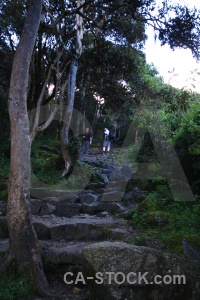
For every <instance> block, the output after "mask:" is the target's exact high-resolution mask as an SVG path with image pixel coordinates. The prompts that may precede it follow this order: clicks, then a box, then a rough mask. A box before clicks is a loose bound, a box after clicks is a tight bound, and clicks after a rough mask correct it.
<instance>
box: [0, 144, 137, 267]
mask: <svg viewBox="0 0 200 300" xmlns="http://www.w3.org/2000/svg"><path fill="white" fill-rule="evenodd" d="M118 153H119V149H113V152H112V153H109V154H107V155H103V154H102V153H101V151H100V149H95V148H93V149H91V150H90V153H89V155H88V156H87V157H86V156H82V157H80V161H81V162H82V163H89V164H91V165H92V166H94V167H96V168H98V170H99V172H100V173H101V175H102V178H103V182H99V183H88V184H87V185H86V186H85V188H84V189H83V190H78V191H73V192H70V191H66V190H51V189H47V188H32V189H31V211H32V221H33V225H34V228H35V231H36V233H37V236H38V239H39V240H40V241H41V244H42V245H43V250H44V253H45V255H46V256H47V258H48V261H52V262H55V261H58V257H62V261H63V257H65V262H66V263H69V262H71V258H72V257H73V262H74V263H78V262H79V260H80V257H79V256H78V254H77V253H80V249H82V247H84V245H85V244H87V245H88V243H94V242H96V241H108V240H112V241H128V240H132V239H133V238H134V235H135V232H134V230H132V229H130V228H128V226H127V225H126V221H125V220H124V218H129V217H130V210H129V208H132V207H134V205H136V204H133V203H131V201H132V199H131V201H128V202H127V199H126V201H124V200H123V197H124V192H125V188H126V185H127V183H128V181H129V179H130V175H131V170H130V169H126V168H124V169H123V167H124V166H120V165H119V163H118V162H117V160H116V156H117V154H118ZM130 198H131V197H130ZM5 215H6V204H5V203H3V202H0V253H3V252H5V250H6V244H7V247H8V230H7V224H6V216H5ZM77 249H78V252H77ZM49 251H50V252H49ZM73 251H75V252H74V253H73ZM53 253H54V255H53ZM67 253H68V254H67ZM75 258H76V259H75Z"/></svg>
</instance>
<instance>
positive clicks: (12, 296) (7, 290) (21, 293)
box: [0, 269, 36, 300]
mask: <svg viewBox="0 0 200 300" xmlns="http://www.w3.org/2000/svg"><path fill="white" fill-rule="evenodd" d="M35 292H36V287H35V285H34V280H33V278H31V277H28V276H27V275H25V274H21V273H19V272H18V271H17V270H16V269H11V270H9V271H8V272H6V273H5V274H3V275H2V276H1V278H0V299H1V300H18V299H20V300H23V299H24V300H25V299H27V297H28V296H31V295H33V294H34V293H35Z"/></svg>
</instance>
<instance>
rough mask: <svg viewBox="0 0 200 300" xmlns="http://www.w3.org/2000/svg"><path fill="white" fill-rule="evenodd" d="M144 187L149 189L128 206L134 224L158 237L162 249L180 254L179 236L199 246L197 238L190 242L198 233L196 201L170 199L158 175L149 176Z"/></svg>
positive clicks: (198, 206)
mask: <svg viewBox="0 0 200 300" xmlns="http://www.w3.org/2000/svg"><path fill="white" fill-rule="evenodd" d="M148 188H149V189H150V190H151V192H150V193H148V194H147V196H146V198H145V199H144V200H143V201H142V202H141V203H139V205H138V207H136V208H134V209H133V210H132V223H133V225H134V227H136V228H138V229H141V230H142V231H144V232H145V233H146V234H147V236H150V237H153V238H156V239H159V240H161V241H162V242H163V243H164V245H165V251H169V252H173V253H177V254H179V255H183V252H182V239H183V237H186V238H187V237H189V238H190V240H192V242H193V244H194V245H195V246H196V247H197V248H198V249H200V247H199V246H200V244H199V242H196V243H194V238H193V239H192V237H194V236H199V231H200V204H198V202H197V204H194V203H186V202H177V201H174V199H173V197H172V195H171V192H170V190H169V188H168V187H167V185H166V182H165V180H163V178H162V177H158V178H156V179H155V180H153V181H152V183H151V187H148ZM189 238H188V240H189ZM197 240H198V241H199V240H200V239H199V238H198V239H197Z"/></svg>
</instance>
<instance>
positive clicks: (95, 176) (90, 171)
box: [65, 163, 102, 189]
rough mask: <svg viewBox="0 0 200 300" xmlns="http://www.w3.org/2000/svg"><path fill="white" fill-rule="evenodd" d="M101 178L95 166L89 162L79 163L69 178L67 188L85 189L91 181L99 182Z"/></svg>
mask: <svg viewBox="0 0 200 300" xmlns="http://www.w3.org/2000/svg"><path fill="white" fill-rule="evenodd" d="M101 180H102V179H100V177H99V173H98V171H96V169H95V168H93V167H92V166H90V165H89V164H83V163H78V164H77V165H76V166H75V167H74V169H73V171H72V173H71V174H70V175H69V177H68V178H67V181H66V183H65V188H67V189H84V188H85V186H86V185H87V184H89V183H90V182H99V181H101Z"/></svg>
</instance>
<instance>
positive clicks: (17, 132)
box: [7, 0, 49, 294]
mask: <svg viewBox="0 0 200 300" xmlns="http://www.w3.org/2000/svg"><path fill="white" fill-rule="evenodd" d="M41 9H42V0H30V1H28V11H27V16H26V20H25V24H24V27H23V31H22V35H21V39H20V42H19V44H18V47H17V50H16V53H15V56H14V61H13V67H12V74H11V81H10V92H9V114H10V122H11V164H10V177H9V188H8V205H7V223H8V230H9V238H10V249H11V255H12V257H13V258H14V260H15V262H16V263H17V265H18V267H19V269H20V270H21V271H23V272H28V273H31V274H34V276H35V280H36V285H37V288H38V291H39V292H40V293H41V294H48V287H49V286H48V282H47V280H46V277H45V275H44V272H43V266H42V261H41V253H40V249H39V247H38V243H37V237H36V234H35V231H34V228H33V225H32V220H31V213H30V151H31V139H30V134H29V120H28V114H27V90H28V79H29V67H30V62H31V56H32V52H33V47H34V44H35V40H36V36H37V32H38V28H39V23H40V18H41Z"/></svg>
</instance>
